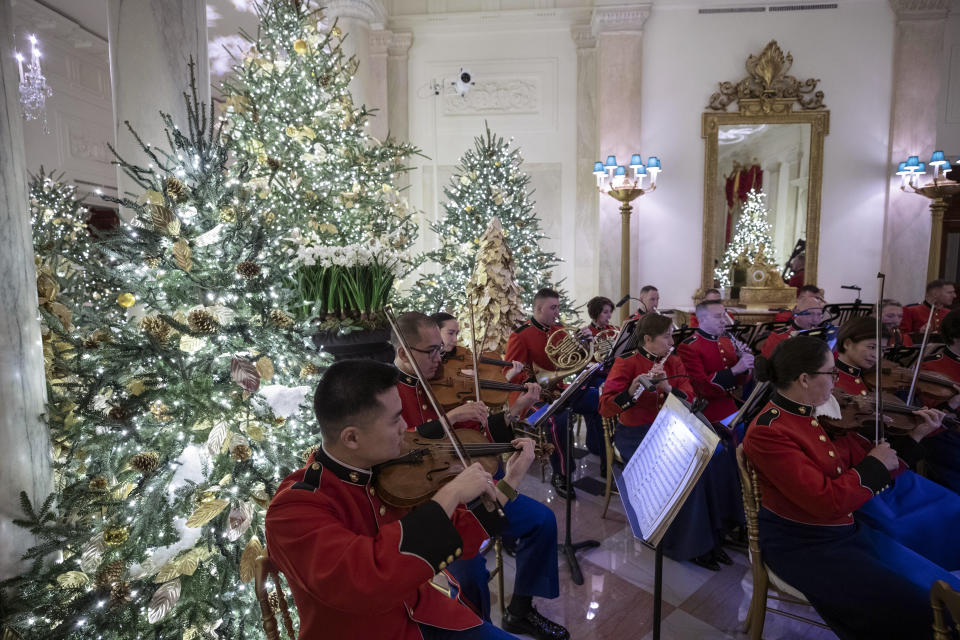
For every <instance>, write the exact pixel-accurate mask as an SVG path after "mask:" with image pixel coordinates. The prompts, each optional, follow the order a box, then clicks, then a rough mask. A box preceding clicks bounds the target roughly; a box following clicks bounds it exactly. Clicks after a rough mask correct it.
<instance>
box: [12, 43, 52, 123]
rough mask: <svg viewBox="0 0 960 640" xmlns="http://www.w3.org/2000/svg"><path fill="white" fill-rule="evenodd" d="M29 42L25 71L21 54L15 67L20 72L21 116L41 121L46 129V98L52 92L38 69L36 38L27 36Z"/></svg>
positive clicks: (18, 55)
mask: <svg viewBox="0 0 960 640" xmlns="http://www.w3.org/2000/svg"><path fill="white" fill-rule="evenodd" d="M28 39H29V40H30V48H31V53H32V55H31V58H30V62H29V63H27V69H26V71H24V69H23V62H24V58H23V54H22V53H20V52H19V51H18V52H17V65H18V67H19V70H20V104H21V106H22V107H23V116H24V117H25V118H26V119H27V120H39V119H42V120H43V128H44V131H46V128H47V98H49V97H50V96H52V95H53V90H52V89H51V88H50V86H49V85H47V79H46V77H44V75H43V71H42V70H41V69H40V49H39V48H38V47H37V37H36V36H35V35H33V34H31V35H29V36H28Z"/></svg>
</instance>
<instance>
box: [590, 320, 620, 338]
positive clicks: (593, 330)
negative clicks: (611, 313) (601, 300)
mask: <svg viewBox="0 0 960 640" xmlns="http://www.w3.org/2000/svg"><path fill="white" fill-rule="evenodd" d="M587 329H590V333H591V334H592V335H597V334H598V333H600V332H601V331H606V330H607V329H613V330H614V331H619V330H620V327H618V326H617V325H615V324H608V325H607V326H605V327H604V328H603V329H601V328H600V327H598V326H597V325H596V324H595V323H593V322H591V323H590V324H588V325H587Z"/></svg>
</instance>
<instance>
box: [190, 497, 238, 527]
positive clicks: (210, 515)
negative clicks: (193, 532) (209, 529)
mask: <svg viewBox="0 0 960 640" xmlns="http://www.w3.org/2000/svg"><path fill="white" fill-rule="evenodd" d="M228 504H230V501H229V500H211V501H210V502H203V503H201V504H200V505H198V506H197V508H196V510H194V512H193V513H191V514H190V517H189V518H187V527H189V528H191V529H196V528H198V527H202V526H203V525H205V524H207V523H208V522H210V521H211V520H213V519H214V518H216V517H217V515H218V514H219V513H220V512H221V511H223V510H224V509H225V508H226V507H227V505H228Z"/></svg>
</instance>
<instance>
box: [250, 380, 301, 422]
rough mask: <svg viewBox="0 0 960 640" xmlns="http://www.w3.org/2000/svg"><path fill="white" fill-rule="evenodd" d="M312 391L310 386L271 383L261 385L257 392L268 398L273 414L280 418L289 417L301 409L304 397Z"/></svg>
mask: <svg viewBox="0 0 960 640" xmlns="http://www.w3.org/2000/svg"><path fill="white" fill-rule="evenodd" d="M309 392H310V387H308V386H300V387H287V386H284V385H282V384H270V385H267V386H265V387H260V390H259V391H258V392H257V393H259V394H260V395H262V396H263V397H264V398H266V400H267V404H268V405H270V409H271V410H272V411H273V415H275V416H277V417H278V418H287V417H289V416H291V415H293V414H295V413H297V412H298V411H299V410H300V405H302V404H303V401H304V398H305V397H306V395H307V394H308V393H309Z"/></svg>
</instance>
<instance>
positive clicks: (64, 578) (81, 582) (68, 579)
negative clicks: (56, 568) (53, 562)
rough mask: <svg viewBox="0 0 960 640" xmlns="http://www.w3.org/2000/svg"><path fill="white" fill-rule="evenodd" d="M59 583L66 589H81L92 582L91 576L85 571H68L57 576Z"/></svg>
mask: <svg viewBox="0 0 960 640" xmlns="http://www.w3.org/2000/svg"><path fill="white" fill-rule="evenodd" d="M57 584H59V585H60V586H61V587H63V588H64V589H79V588H80V587H85V586H87V585H88V584H90V576H88V575H87V574H85V573H84V572H83V571H67V572H66V573H61V574H60V575H59V576H57Z"/></svg>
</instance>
